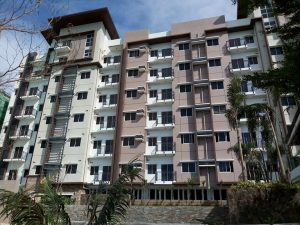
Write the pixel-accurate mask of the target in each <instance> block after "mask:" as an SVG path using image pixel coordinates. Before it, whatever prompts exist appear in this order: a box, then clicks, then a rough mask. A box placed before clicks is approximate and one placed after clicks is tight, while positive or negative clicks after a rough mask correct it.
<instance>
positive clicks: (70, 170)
mask: <svg viewBox="0 0 300 225" xmlns="http://www.w3.org/2000/svg"><path fill="white" fill-rule="evenodd" d="M76 172H77V164H67V165H66V174H75V173H76Z"/></svg>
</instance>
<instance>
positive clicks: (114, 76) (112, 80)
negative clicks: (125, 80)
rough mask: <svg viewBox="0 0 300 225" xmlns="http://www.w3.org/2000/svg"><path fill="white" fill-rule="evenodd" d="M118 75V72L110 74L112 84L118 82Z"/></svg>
mask: <svg viewBox="0 0 300 225" xmlns="http://www.w3.org/2000/svg"><path fill="white" fill-rule="evenodd" d="M119 77H120V75H119V74H113V75H112V76H111V82H112V83H113V84H114V83H119Z"/></svg>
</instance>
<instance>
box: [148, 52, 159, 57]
mask: <svg viewBox="0 0 300 225" xmlns="http://www.w3.org/2000/svg"><path fill="white" fill-rule="evenodd" d="M150 57H158V50H151V51H150Z"/></svg>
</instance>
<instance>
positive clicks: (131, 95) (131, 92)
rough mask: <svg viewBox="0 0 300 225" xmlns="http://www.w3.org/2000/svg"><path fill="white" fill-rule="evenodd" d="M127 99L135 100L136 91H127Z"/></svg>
mask: <svg viewBox="0 0 300 225" xmlns="http://www.w3.org/2000/svg"><path fill="white" fill-rule="evenodd" d="M126 97H127V98H136V97H137V90H129V91H126Z"/></svg>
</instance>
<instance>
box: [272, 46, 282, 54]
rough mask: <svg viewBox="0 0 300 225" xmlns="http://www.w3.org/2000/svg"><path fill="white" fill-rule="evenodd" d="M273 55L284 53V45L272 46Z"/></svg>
mask: <svg viewBox="0 0 300 225" xmlns="http://www.w3.org/2000/svg"><path fill="white" fill-rule="evenodd" d="M270 51H271V55H283V49H282V47H272V48H270Z"/></svg>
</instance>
